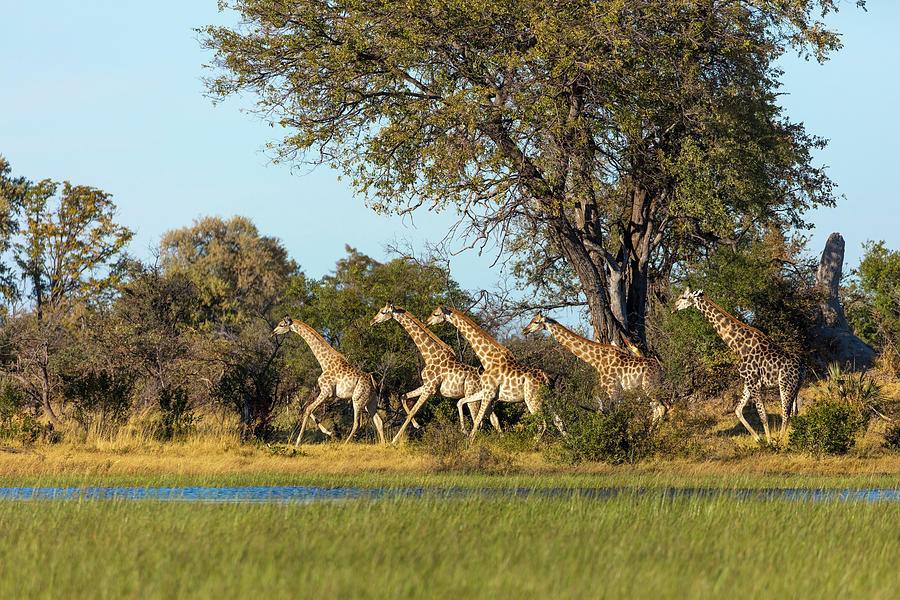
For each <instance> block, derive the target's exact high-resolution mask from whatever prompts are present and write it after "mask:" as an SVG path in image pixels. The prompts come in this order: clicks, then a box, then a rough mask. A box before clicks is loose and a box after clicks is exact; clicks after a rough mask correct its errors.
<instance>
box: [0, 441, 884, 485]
mask: <svg viewBox="0 0 900 600" xmlns="http://www.w3.org/2000/svg"><path fill="white" fill-rule="evenodd" d="M282 451H283V450H282V448H281V447H276V449H271V448H268V447H266V446H260V447H255V446H241V445H238V444H234V445H232V444H219V445H215V444H207V445H201V444H148V445H146V446H143V447H139V448H135V447H130V448H127V449H124V448H109V449H102V448H87V447H81V446H75V445H69V444H55V445H49V446H41V447H35V448H32V449H31V450H29V451H24V452H22V451H19V452H9V451H6V452H0V477H3V478H44V477H48V476H57V475H85V476H103V475H125V476H129V475H142V476H143V475H240V474H271V475H300V476H302V475H316V476H328V475H334V476H342V475H365V474H385V475H418V474H434V473H442V472H446V468H445V467H444V466H443V465H442V464H441V461H440V459H439V458H437V457H433V456H430V455H427V454H424V453H421V452H418V451H416V450H414V449H411V448H409V447H406V446H400V447H391V446H372V445H367V444H349V445H347V446H341V445H338V444H318V445H311V446H304V447H303V449H302V451H300V452H298V453H296V454H293V455H292V454H291V453H290V451H289V452H288V454H286V455H285V454H279V452H282ZM504 461H505V463H507V464H508V466H507V467H506V468H505V470H504V474H506V475H527V476H542V475H547V476H552V475H564V476H565V475H570V476H579V475H586V476H590V475H622V476H625V475H635V476H639V475H648V476H651V475H658V474H667V475H672V476H676V477H692V476H721V477H732V476H762V475H769V476H778V475H824V476H841V475H846V476H900V454H896V453H882V454H881V455H879V456H842V457H826V458H822V459H816V458H813V457H809V456H804V455H798V454H783V453H774V452H766V451H754V452H752V453H748V455H745V456H735V457H732V458H728V459H712V460H692V459H651V460H647V461H643V462H641V463H638V464H636V465H608V464H604V463H587V464H581V465H577V466H568V465H561V464H557V463H551V462H548V461H547V460H546V459H545V458H544V456H543V455H542V454H541V453H539V452H530V453H521V454H516V455H512V456H506V457H504Z"/></svg>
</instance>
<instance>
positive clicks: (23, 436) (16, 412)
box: [0, 382, 50, 445]
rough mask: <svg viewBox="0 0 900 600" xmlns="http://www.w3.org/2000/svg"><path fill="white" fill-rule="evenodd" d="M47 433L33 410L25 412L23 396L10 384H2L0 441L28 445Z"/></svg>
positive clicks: (0, 390) (0, 391) (46, 429)
mask: <svg viewBox="0 0 900 600" xmlns="http://www.w3.org/2000/svg"><path fill="white" fill-rule="evenodd" d="M49 431H50V430H49V429H48V428H47V427H45V426H44V425H42V424H41V422H40V420H39V419H38V415H37V414H36V413H35V412H34V411H33V410H26V407H25V395H24V394H23V393H22V392H21V391H20V390H19V389H18V388H17V387H15V386H14V385H12V384H11V383H10V382H4V383H3V384H2V387H0V439H4V440H16V441H18V442H20V443H22V444H24V445H28V444H33V443H34V442H36V441H37V440H38V439H41V438H44V437H46V434H48V433H49Z"/></svg>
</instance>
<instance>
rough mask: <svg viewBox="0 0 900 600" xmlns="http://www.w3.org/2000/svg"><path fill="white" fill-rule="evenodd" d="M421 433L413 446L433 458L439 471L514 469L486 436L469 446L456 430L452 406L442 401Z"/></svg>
mask: <svg viewBox="0 0 900 600" xmlns="http://www.w3.org/2000/svg"><path fill="white" fill-rule="evenodd" d="M485 421H487V419H485ZM470 425H471V424H470ZM487 427H490V425H489V424H488V425H487ZM423 429H424V431H423V432H422V436H421V439H420V440H419V441H418V442H417V443H416V446H417V447H418V448H419V449H421V450H423V451H424V452H425V453H426V454H430V455H431V456H433V457H435V458H436V459H437V461H438V469H439V470H441V471H453V472H460V473H489V474H502V473H508V472H510V471H511V470H512V468H513V464H512V460H511V457H510V456H509V454H506V453H504V452H502V451H501V450H499V449H498V448H495V447H494V444H493V443H492V440H491V439H489V436H485V435H483V434H482V435H480V436H479V437H478V438H476V440H475V442H474V443H473V444H472V445H471V446H470V445H468V439H467V436H465V435H463V433H462V432H461V431H460V430H459V418H458V417H457V413H456V403H455V402H451V401H449V400H446V399H444V400H443V401H440V402H437V403H435V404H434V405H433V406H432V419H431V420H430V421H429V423H428V424H427V425H423ZM484 429H485V425H482V430H484Z"/></svg>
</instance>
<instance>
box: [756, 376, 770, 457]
mask: <svg viewBox="0 0 900 600" xmlns="http://www.w3.org/2000/svg"><path fill="white" fill-rule="evenodd" d="M754 402H755V403H756V412H757V413H759V420H760V421H762V424H763V431H765V432H766V443H767V444H771V443H772V436H770V435H769V415H767V414H766V405H765V403H764V402H763V397H762V394H761V393H760V392H759V390H758V389H757V391H756V394H754Z"/></svg>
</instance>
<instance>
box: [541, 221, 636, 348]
mask: <svg viewBox="0 0 900 600" xmlns="http://www.w3.org/2000/svg"><path fill="white" fill-rule="evenodd" d="M550 226H551V228H552V231H553V236H554V240H555V242H556V244H557V245H558V246H559V248H560V250H562V252H563V254H564V255H565V257H566V260H567V261H568V262H569V264H570V265H572V268H573V269H574V270H575V274H576V275H577V276H578V281H579V282H580V283H581V290H582V292H583V293H584V296H585V299H586V300H587V304H588V310H589V311H590V314H591V325H592V326H593V329H594V339H595V340H597V341H600V342H609V343H613V344H617V345H622V343H621V342H622V336H623V335H626V336H627V331H626V330H625V326H624V323H623V320H624V319H625V313H624V307H625V306H626V304H625V297H624V295H625V285H624V280H623V274H622V272H621V271H617V270H614V269H610V270H609V271H607V270H606V269H605V265H604V264H598V263H597V262H596V261H595V260H594V259H593V258H592V254H595V253H592V252H590V251H588V248H587V246H586V244H585V243H584V241H582V239H583V238H584V237H586V234H585V232H583V231H576V230H575V228H573V227H572V225H571V224H570V223H569V222H568V221H566V220H565V219H564V218H558V219H554V220H553V221H551V223H550ZM579 234H581V235H579ZM594 245H596V246H598V247H599V244H596V243H595V244H594ZM617 307H618V308H619V310H618V311H617V310H615V309H616V308H617ZM617 313H619V314H617Z"/></svg>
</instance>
